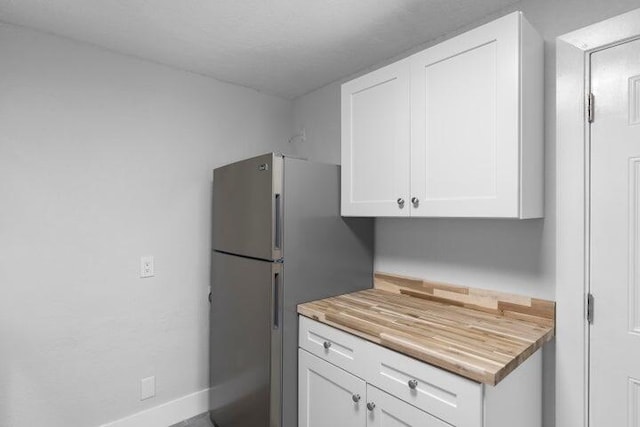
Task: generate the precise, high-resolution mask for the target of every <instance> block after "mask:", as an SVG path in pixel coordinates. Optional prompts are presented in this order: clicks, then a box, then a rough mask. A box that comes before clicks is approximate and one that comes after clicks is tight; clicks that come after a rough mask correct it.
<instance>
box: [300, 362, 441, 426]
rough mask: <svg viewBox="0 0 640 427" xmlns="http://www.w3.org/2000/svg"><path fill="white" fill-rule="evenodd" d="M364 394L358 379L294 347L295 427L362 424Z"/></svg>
mask: <svg viewBox="0 0 640 427" xmlns="http://www.w3.org/2000/svg"><path fill="white" fill-rule="evenodd" d="M366 393H367V386H366V383H365V382H364V381H363V380H361V379H360V378H358V377H356V376H354V375H351V374H350V373H348V372H346V371H343V370H342V369H340V368H338V367H336V366H334V365H332V364H330V363H328V362H325V361H324V360H322V359H320V358H318V357H316V356H314V355H312V354H311V353H308V352H307V351H305V350H302V349H298V405H299V407H298V427H366V425H367V414H366V412H367V410H366V402H367V396H366ZM381 425H383V424H381ZM398 425H401V424H398ZM435 425H436V424H434V426H435Z"/></svg>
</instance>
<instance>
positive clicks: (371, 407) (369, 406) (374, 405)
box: [367, 402, 376, 411]
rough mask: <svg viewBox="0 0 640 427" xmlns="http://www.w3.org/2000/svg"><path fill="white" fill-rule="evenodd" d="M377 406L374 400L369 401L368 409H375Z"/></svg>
mask: <svg viewBox="0 0 640 427" xmlns="http://www.w3.org/2000/svg"><path fill="white" fill-rule="evenodd" d="M375 408H376V404H375V403H373V402H369V403H367V409H368V410H370V411H373V410H374V409H375Z"/></svg>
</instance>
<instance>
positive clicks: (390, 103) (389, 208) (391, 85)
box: [341, 60, 411, 216]
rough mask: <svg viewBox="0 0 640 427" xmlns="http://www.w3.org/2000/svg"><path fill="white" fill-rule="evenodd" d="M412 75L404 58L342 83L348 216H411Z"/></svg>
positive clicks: (344, 204)
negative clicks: (410, 105) (410, 103)
mask: <svg viewBox="0 0 640 427" xmlns="http://www.w3.org/2000/svg"><path fill="white" fill-rule="evenodd" d="M409 74H410V73H409V62H408V60H403V61H399V62H396V63H393V64H391V65H389V66H386V67H384V68H381V69H379V70H376V71H373V72H371V73H368V74H366V75H364V76H362V77H360V78H357V79H354V80H351V81H349V82H347V83H345V84H343V85H342V144H341V147H342V205H341V212H342V215H344V216H408V215H409V200H408V198H409V185H410V184H409V179H410V171H409V164H410V155H411V153H410V144H411V142H410V140H409V138H410V111H409V108H410V107H409V101H410V75H409ZM398 200H400V201H402V200H405V201H406V203H404V204H403V203H398Z"/></svg>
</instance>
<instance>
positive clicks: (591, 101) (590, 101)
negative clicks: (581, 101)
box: [587, 93, 596, 123]
mask: <svg viewBox="0 0 640 427" xmlns="http://www.w3.org/2000/svg"><path fill="white" fill-rule="evenodd" d="M595 101H596V100H595V97H594V96H593V93H589V96H587V120H588V121H589V123H593V118H594V114H595V111H594V109H595Z"/></svg>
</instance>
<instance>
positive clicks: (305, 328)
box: [298, 316, 370, 378]
mask: <svg viewBox="0 0 640 427" xmlns="http://www.w3.org/2000/svg"><path fill="white" fill-rule="evenodd" d="M299 319H300V325H299V336H298V342H299V345H300V347H301V348H303V349H305V350H307V351H308V352H309V353H311V354H313V355H316V356H318V357H319V358H321V359H324V360H326V361H328V362H331V363H333V364H334V365H336V366H339V367H341V368H342V369H344V370H346V371H348V372H351V373H352V374H354V375H357V376H359V377H361V378H364V377H365V373H366V371H367V369H366V368H365V366H364V365H365V362H366V360H365V354H366V353H367V352H366V351H365V349H366V348H367V347H369V346H368V343H367V342H366V341H365V340H363V339H361V338H358V337H356V336H355V335H351V334H348V333H346V332H342V331H340V330H338V329H335V328H332V327H331V326H327V325H324V324H322V323H319V322H316V321H315V320H311V319H309V318H308V317H304V316H299ZM369 357H370V356H369ZM369 357H367V358H366V359H368V358H369Z"/></svg>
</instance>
